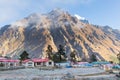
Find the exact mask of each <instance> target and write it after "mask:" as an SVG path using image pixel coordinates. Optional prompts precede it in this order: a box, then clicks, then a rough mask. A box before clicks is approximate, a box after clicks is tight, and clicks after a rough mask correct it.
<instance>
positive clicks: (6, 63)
mask: <svg viewBox="0 0 120 80" xmlns="http://www.w3.org/2000/svg"><path fill="white" fill-rule="evenodd" d="M17 65H19V60H13V59H7V58H4V57H0V66H1V67H6V68H7V67H11V66H14V67H15V66H17Z"/></svg>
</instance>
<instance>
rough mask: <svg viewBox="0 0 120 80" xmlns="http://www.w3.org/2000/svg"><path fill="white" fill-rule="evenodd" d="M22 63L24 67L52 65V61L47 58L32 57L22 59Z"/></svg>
mask: <svg viewBox="0 0 120 80" xmlns="http://www.w3.org/2000/svg"><path fill="white" fill-rule="evenodd" d="M22 65H24V66H25V67H42V66H49V67H53V66H54V62H53V61H52V60H49V59H41V58H34V59H27V60H24V61H22Z"/></svg>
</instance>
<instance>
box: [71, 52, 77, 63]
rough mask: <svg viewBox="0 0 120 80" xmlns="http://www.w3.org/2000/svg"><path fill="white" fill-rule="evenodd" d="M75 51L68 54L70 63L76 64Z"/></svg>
mask: <svg viewBox="0 0 120 80" xmlns="http://www.w3.org/2000/svg"><path fill="white" fill-rule="evenodd" d="M75 56H76V51H75V50H74V51H73V52H71V53H70V57H71V61H72V62H76V57H75Z"/></svg>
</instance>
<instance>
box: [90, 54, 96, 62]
mask: <svg viewBox="0 0 120 80" xmlns="http://www.w3.org/2000/svg"><path fill="white" fill-rule="evenodd" d="M95 61H97V58H96V55H95V54H92V55H91V62H95Z"/></svg>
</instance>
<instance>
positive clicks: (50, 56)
mask: <svg viewBox="0 0 120 80" xmlns="http://www.w3.org/2000/svg"><path fill="white" fill-rule="evenodd" d="M46 52H47V55H48V58H49V59H50V60H53V48H52V46H51V45H48V47H47V50H46Z"/></svg>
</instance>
